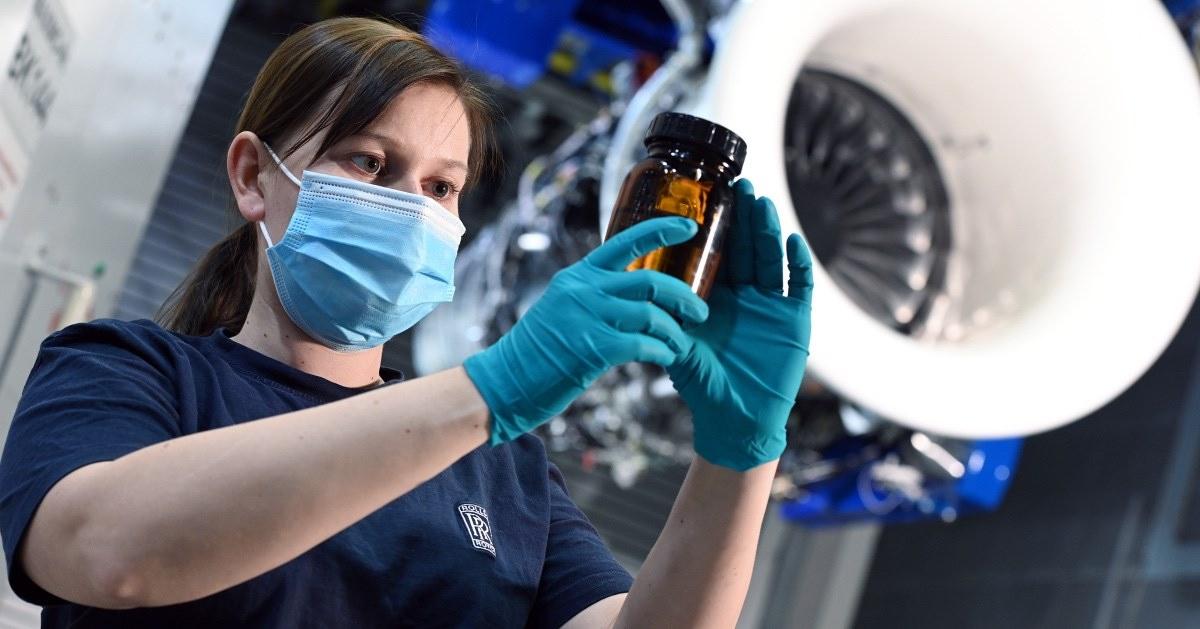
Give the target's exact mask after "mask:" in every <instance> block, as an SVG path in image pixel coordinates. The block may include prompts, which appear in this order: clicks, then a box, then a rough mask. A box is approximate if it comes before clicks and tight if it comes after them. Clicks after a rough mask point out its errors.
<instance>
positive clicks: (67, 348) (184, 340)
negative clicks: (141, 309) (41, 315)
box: [34, 319, 191, 374]
mask: <svg viewBox="0 0 1200 629" xmlns="http://www.w3.org/2000/svg"><path fill="white" fill-rule="evenodd" d="M189 340H190V339H189V337H183V336H181V335H178V334H176V333H174V332H171V331H169V330H166V329H164V328H162V327H161V326H159V325H158V324H156V323H154V322H153V321H150V320H147V319H139V320H137V321H121V320H118V319H97V320H95V321H90V322H87V323H77V324H75V325H71V326H67V327H66V328H63V329H62V330H59V331H58V332H55V333H54V334H51V335H50V336H49V337H47V338H46V339H45V340H44V341H42V346H41V349H40V351H39V352H38V357H37V361H36V364H35V365H34V371H35V372H36V371H38V369H39V368H40V367H44V366H46V363H60V364H79V363H80V361H81V360H82V361H83V362H85V363H87V364H95V365H97V366H101V365H103V364H107V365H108V367H110V368H115V367H118V366H123V367H125V368H129V367H130V366H134V365H139V364H144V365H146V366H149V367H150V368H152V369H153V370H155V371H158V372H160V373H164V374H165V373H169V372H172V371H174V367H175V366H176V365H178V364H179V363H180V359H181V358H182V357H183V356H184V355H185V354H187V353H188V351H189V347H190V345H191V343H189V342H188V341H189Z"/></svg>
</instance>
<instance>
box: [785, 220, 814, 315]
mask: <svg viewBox="0 0 1200 629" xmlns="http://www.w3.org/2000/svg"><path fill="white" fill-rule="evenodd" d="M787 256H788V297H789V298H792V299H799V300H801V301H803V302H804V303H806V304H811V303H812V289H813V261H812V254H811V253H810V252H809V250H808V245H807V244H806V243H805V242H804V239H803V238H801V237H800V234H792V235H791V236H788V241H787Z"/></svg>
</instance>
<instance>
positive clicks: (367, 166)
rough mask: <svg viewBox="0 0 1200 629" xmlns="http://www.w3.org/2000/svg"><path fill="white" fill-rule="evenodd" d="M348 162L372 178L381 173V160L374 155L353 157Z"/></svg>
mask: <svg viewBox="0 0 1200 629" xmlns="http://www.w3.org/2000/svg"><path fill="white" fill-rule="evenodd" d="M350 161H351V162H352V163H353V164H354V165H355V166H357V167H358V168H359V169H360V170H362V171H363V172H365V173H367V174H368V175H371V176H372V177H374V176H376V175H378V174H379V173H381V172H383V160H382V159H379V158H378V157H376V156H374V155H354V156H353V157H351V158H350Z"/></svg>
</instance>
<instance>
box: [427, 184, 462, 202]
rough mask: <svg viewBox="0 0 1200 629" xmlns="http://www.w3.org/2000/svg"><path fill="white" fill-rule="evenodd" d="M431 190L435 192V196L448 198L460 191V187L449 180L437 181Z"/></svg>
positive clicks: (436, 197)
mask: <svg viewBox="0 0 1200 629" xmlns="http://www.w3.org/2000/svg"><path fill="white" fill-rule="evenodd" d="M430 190H431V191H432V192H433V198H435V199H446V198H449V197H450V196H451V195H453V194H454V193H455V192H458V187H457V186H455V185H454V184H452V183H450V182H449V181H435V182H433V185H432V186H431V187H430Z"/></svg>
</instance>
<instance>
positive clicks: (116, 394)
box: [0, 324, 179, 605]
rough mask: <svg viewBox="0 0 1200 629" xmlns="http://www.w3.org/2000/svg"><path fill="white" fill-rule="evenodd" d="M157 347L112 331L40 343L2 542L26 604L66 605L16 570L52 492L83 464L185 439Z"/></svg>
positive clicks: (95, 327)
mask: <svg viewBox="0 0 1200 629" xmlns="http://www.w3.org/2000/svg"><path fill="white" fill-rule="evenodd" d="M126 325H130V324H126ZM154 345H155V341H154V340H152V339H147V338H140V337H139V336H138V335H136V334H133V333H132V332H131V331H130V330H128V329H124V328H121V327H119V326H115V325H112V324H107V325H106V324H83V325H77V326H72V327H70V328H67V329H66V330H63V331H62V332H59V333H57V334H54V335H52V336H50V337H49V338H48V339H46V340H45V341H44V342H43V343H42V346H41V349H40V351H39V353H38V356H37V360H36V362H35V363H34V366H33V370H32V372H31V373H30V375H29V379H28V380H27V381H26V383H25V389H24V391H23V393H22V395H21V400H20V402H19V403H18V405H17V411H16V414H15V415H14V416H13V420H12V425H11V426H10V428H9V432H8V440H7V441H6V442H5V444H4V454H3V456H2V457H0V537H2V538H3V541H4V556H5V560H6V562H7V568H8V578H9V583H10V584H11V586H12V588H13V591H14V592H15V593H16V594H17V595H18V596H20V597H21V598H23V599H25V600H26V601H29V602H31V603H34V604H39V605H50V604H55V603H60V602H62V601H61V599H59V598H57V597H55V596H53V595H52V594H50V593H48V592H46V591H45V590H43V589H42V588H40V587H38V586H37V585H36V584H34V583H33V582H32V581H31V580H30V579H29V578H28V576H27V575H26V574H25V572H24V570H23V569H22V568H21V566H20V563H19V562H17V561H16V556H17V548H18V546H19V545H20V543H21V540H22V538H23V537H24V534H25V531H26V529H27V527H28V526H29V522H30V519H31V518H32V517H33V514H34V512H35V511H36V510H37V508H38V505H40V504H41V502H42V499H43V498H44V497H45V496H46V493H47V492H49V491H50V488H51V487H53V486H54V484H55V483H57V482H58V481H60V480H62V478H63V477H65V476H66V475H68V474H70V473H71V472H72V471H74V470H76V469H78V468H80V467H83V466H84V465H88V464H89V463H95V462H98V461H108V460H113V459H116V458H119V457H121V456H123V455H125V454H128V453H130V452H133V451H135V450H138V449H141V448H143V447H145V446H148V445H151V444H154V443H158V442H161V441H165V440H167V439H171V438H173V437H176V436H178V435H177V433H178V430H179V425H178V412H177V405H176V399H177V396H176V394H175V391H174V387H173V385H172V383H171V380H170V379H169V378H168V377H167V376H165V375H164V372H163V367H164V365H163V364H162V363H163V359H162V358H161V353H160V352H158V351H155V347H154Z"/></svg>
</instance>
